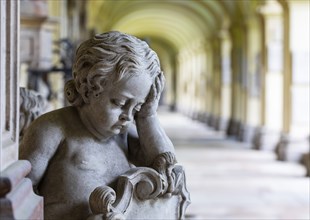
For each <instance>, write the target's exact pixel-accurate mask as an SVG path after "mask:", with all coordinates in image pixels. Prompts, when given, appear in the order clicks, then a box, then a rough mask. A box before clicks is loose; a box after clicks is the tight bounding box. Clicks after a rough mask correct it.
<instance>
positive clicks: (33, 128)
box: [19, 116, 61, 189]
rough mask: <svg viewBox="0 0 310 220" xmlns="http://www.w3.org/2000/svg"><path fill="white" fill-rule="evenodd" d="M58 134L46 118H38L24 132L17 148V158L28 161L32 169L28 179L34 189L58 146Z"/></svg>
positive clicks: (57, 130)
mask: <svg viewBox="0 0 310 220" xmlns="http://www.w3.org/2000/svg"><path fill="white" fill-rule="evenodd" d="M60 140H61V138H60V132H59V129H57V128H55V126H53V125H52V123H51V122H49V120H48V118H46V117H45V116H41V117H39V118H38V119H37V120H35V121H34V122H33V123H32V124H31V125H30V127H29V128H28V129H27V130H26V133H25V135H24V137H23V140H22V143H21V144H20V147H19V158H20V159H22V160H28V161H29V162H30V163H31V166H32V169H31V171H30V173H29V175H28V177H29V178H30V179H31V180H32V184H33V186H34V188H35V189H36V188H37V186H38V184H39V183H40V181H41V179H42V177H43V176H44V173H45V171H46V169H47V167H48V163H49V160H50V159H51V158H52V157H53V155H54V154H55V152H56V150H57V147H58V146H59V144H60Z"/></svg>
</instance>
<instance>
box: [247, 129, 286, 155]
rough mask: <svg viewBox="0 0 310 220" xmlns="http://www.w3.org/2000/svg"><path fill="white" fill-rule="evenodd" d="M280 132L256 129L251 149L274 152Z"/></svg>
mask: <svg viewBox="0 0 310 220" xmlns="http://www.w3.org/2000/svg"><path fill="white" fill-rule="evenodd" d="M280 136H281V134H280V132H278V131H274V130H269V129H267V128H265V127H258V128H257V129H256V131H255V134H254V138H253V148H254V149H257V150H268V151H274V150H275V148H276V146H277V144H278V143H279V140H280Z"/></svg>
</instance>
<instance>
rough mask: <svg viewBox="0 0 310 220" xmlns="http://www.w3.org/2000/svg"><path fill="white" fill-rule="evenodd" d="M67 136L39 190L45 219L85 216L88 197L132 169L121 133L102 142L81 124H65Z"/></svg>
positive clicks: (81, 217)
mask: <svg viewBox="0 0 310 220" xmlns="http://www.w3.org/2000/svg"><path fill="white" fill-rule="evenodd" d="M64 133H65V135H64V136H65V139H64V140H62V141H61V142H60V145H59V146H58V149H57V151H56V153H55V155H54V156H53V158H51V159H50V162H49V166H48V168H47V170H46V173H45V175H44V178H43V179H42V181H41V183H40V184H39V187H38V190H39V193H40V194H41V195H42V196H44V203H45V204H44V206H45V208H44V211H45V218H46V219H66V220H67V219H68V220H70V219H86V217H87V216H88V214H89V213H90V210H89V208H88V207H89V205H88V199H89V195H90V194H91V192H92V191H93V190H94V189H95V188H96V187H97V186H100V185H111V184H113V181H115V179H116V177H118V176H119V175H121V174H123V173H124V172H126V171H127V170H128V169H130V164H129V162H128V159H127V147H126V145H125V142H124V139H123V138H122V137H121V136H114V137H112V138H110V139H109V140H107V141H104V142H100V141H99V140H97V139H94V137H93V136H92V135H91V134H90V133H88V132H85V131H84V128H83V126H82V125H81V124H80V123H73V124H72V123H71V124H70V123H69V124H66V126H64Z"/></svg>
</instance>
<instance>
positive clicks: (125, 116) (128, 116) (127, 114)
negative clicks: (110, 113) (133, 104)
mask: <svg viewBox="0 0 310 220" xmlns="http://www.w3.org/2000/svg"><path fill="white" fill-rule="evenodd" d="M119 119H120V120H121V121H132V120H133V115H132V108H128V109H127V110H125V111H123V112H122V114H121V115H120V116H119Z"/></svg>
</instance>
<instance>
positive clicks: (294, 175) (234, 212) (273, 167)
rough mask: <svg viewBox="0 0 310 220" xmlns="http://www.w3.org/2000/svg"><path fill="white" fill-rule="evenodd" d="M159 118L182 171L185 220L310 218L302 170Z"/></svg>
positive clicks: (165, 115)
mask: <svg viewBox="0 0 310 220" xmlns="http://www.w3.org/2000/svg"><path fill="white" fill-rule="evenodd" d="M159 112H160V119H161V123H162V124H163V126H164V128H165V130H166V131H167V134H168V135H169V137H170V138H171V139H172V142H173V143H174V145H175V147H176V154H177V157H178V162H179V163H180V164H181V165H182V166H184V167H185V171H186V174H187V183H188V190H189V191H190V193H191V201H192V203H191V205H190V206H189V208H188V212H187V213H188V215H189V217H190V219H191V218H192V219H210V220H211V219H212V220H216V219H222V220H276V219H287V220H293V219H294V220H306V219H309V218H310V208H309V207H310V197H309V194H310V187H309V183H310V182H309V178H307V177H304V175H305V172H306V169H305V167H303V166H301V165H299V164H295V163H289V162H282V161H277V160H276V155H275V154H274V153H273V152H262V151H257V150H253V149H251V146H250V145H249V144H244V143H241V142H240V141H236V140H234V139H227V138H225V135H223V133H220V132H218V131H214V129H211V128H208V127H207V126H206V125H205V124H203V123H200V122H197V121H193V120H190V119H188V118H186V117H184V116H183V115H181V114H177V113H171V112H167V111H166V110H160V111H159Z"/></svg>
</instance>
